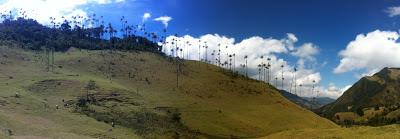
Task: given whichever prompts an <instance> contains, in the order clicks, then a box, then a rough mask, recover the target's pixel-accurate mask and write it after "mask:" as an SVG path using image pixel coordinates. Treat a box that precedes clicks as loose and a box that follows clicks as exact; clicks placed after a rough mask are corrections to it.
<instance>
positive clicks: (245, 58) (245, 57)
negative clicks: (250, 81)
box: [244, 55, 249, 77]
mask: <svg viewBox="0 0 400 139" xmlns="http://www.w3.org/2000/svg"><path fill="white" fill-rule="evenodd" d="M247 58H248V57H247V55H245V56H244V60H245V61H246V64H245V67H246V77H249V75H248V73H247Z"/></svg>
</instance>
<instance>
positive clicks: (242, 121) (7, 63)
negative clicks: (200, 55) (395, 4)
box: [0, 47, 336, 138]
mask: <svg viewBox="0 0 400 139" xmlns="http://www.w3.org/2000/svg"><path fill="white" fill-rule="evenodd" d="M0 49H1V51H0V52H1V53H2V54H1V55H0V56H2V58H1V59H0V60H1V63H2V65H1V67H0V73H1V75H2V77H1V78H0V88H1V89H0V90H1V91H0V102H1V103H0V104H1V105H0V111H1V113H0V128H2V129H10V130H12V134H13V136H12V137H20V138H24V137H31V138H54V137H62V138H139V137H161V136H166V137H176V136H181V137H187V138H189V137H213V138H216V137H261V136H266V135H268V134H272V133H277V132H280V131H286V130H294V129H304V128H332V127H336V125H334V124H333V123H331V122H330V121H328V120H326V119H323V118H320V117H318V116H317V115H315V114H313V113H312V112H310V111H308V110H305V109H303V108H301V107H299V106H297V105H295V104H293V103H291V102H289V101H288V100H286V99H284V98H283V97H282V96H281V95H280V94H279V93H278V92H277V91H276V89H274V88H273V87H271V86H268V85H266V84H262V83H260V82H257V81H254V80H249V79H246V78H243V77H241V76H233V75H231V74H230V73H225V72H222V71H221V69H219V68H218V67H216V66H213V65H207V64H204V63H198V62H195V61H185V62H184V64H183V65H182V70H181V75H180V76H179V87H178V88H177V87H176V64H175V63H174V61H173V60H171V59H168V58H165V57H162V56H159V55H157V54H152V53H144V52H114V53H113V54H112V55H110V54H109V53H103V52H102V51H88V52H87V51H77V50H71V51H69V52H67V53H57V54H56V62H55V63H56V67H55V72H54V73H47V72H46V71H45V63H46V62H45V60H44V58H43V54H40V53H35V52H30V51H23V50H18V49H14V48H12V49H9V48H5V47H1V48H0ZM110 62H111V64H110V66H108V64H107V63H110ZM108 69H112V71H113V72H112V74H110V73H109V72H108V71H109V70H108ZM129 72H130V75H131V76H130V77H129ZM107 76H111V77H112V78H111V80H109V79H108V78H107ZM89 80H94V81H95V82H96V89H94V90H90V92H89V95H90V97H91V98H92V99H95V100H96V102H94V101H93V103H90V104H86V105H85V106H84V107H79V106H78V105H76V104H77V103H78V102H79V101H78V99H79V98H84V97H85V96H86V92H87V90H86V89H85V86H86V84H87V82H88V81H89ZM17 92H18V96H19V97H16V93H17ZM63 101H64V102H63ZM56 105H58V106H59V109H56ZM64 105H65V106H64ZM111 121H114V122H115V123H116V124H117V126H116V128H112V127H111V126H110V122H111ZM2 131H4V130H2ZM7 134H8V133H6V132H2V134H0V135H1V136H3V135H5V136H8V135H7Z"/></svg>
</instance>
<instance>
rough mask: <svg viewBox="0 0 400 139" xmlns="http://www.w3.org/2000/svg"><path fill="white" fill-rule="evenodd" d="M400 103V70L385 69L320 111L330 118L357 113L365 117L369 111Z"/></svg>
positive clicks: (350, 89) (361, 80) (365, 78)
mask: <svg viewBox="0 0 400 139" xmlns="http://www.w3.org/2000/svg"><path fill="white" fill-rule="evenodd" d="M399 101H400V69H399V68H384V69H382V70H381V71H379V72H378V73H376V74H374V75H373V76H368V77H363V78H361V79H360V80H359V81H358V82H357V83H355V84H354V85H353V86H352V87H351V88H349V89H348V90H347V91H346V92H344V94H343V95H342V96H341V97H339V98H338V99H337V100H336V101H335V102H334V103H331V104H329V105H326V106H324V107H322V108H321V109H320V113H321V114H323V115H324V116H327V117H329V118H333V116H334V115H335V114H336V113H338V112H357V113H358V115H359V116H363V115H364V114H363V113H365V112H366V110H367V109H371V108H375V109H376V110H378V109H380V108H379V107H382V108H384V109H389V108H392V107H397V106H398V104H399Z"/></svg>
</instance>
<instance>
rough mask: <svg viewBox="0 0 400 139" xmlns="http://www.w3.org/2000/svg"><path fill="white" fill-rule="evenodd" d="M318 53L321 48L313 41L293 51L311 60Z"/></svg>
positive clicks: (295, 54)
mask: <svg viewBox="0 0 400 139" xmlns="http://www.w3.org/2000/svg"><path fill="white" fill-rule="evenodd" d="M318 53H319V49H318V47H317V46H315V45H314V44H312V43H305V44H303V45H302V46H300V47H299V48H297V50H296V51H294V52H292V55H294V56H297V57H300V58H305V59H309V60H311V59H314V56H315V55H316V54H318Z"/></svg>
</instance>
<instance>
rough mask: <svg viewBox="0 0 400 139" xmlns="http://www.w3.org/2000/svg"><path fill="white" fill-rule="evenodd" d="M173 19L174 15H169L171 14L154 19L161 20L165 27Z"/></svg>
mask: <svg viewBox="0 0 400 139" xmlns="http://www.w3.org/2000/svg"><path fill="white" fill-rule="evenodd" d="M171 20H172V17H169V16H161V17H158V18H156V19H154V21H159V22H161V23H162V24H164V26H165V28H167V27H168V23H169V21H171Z"/></svg>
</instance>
